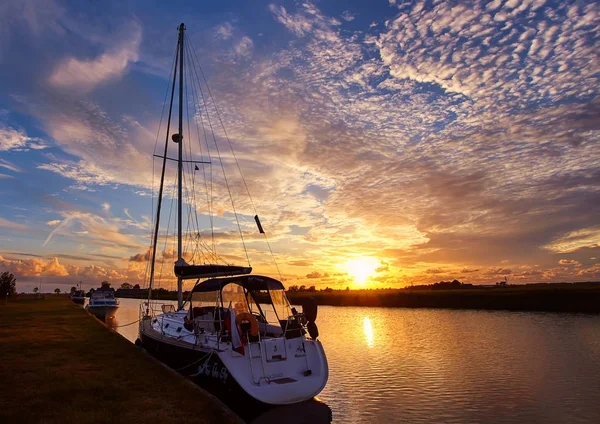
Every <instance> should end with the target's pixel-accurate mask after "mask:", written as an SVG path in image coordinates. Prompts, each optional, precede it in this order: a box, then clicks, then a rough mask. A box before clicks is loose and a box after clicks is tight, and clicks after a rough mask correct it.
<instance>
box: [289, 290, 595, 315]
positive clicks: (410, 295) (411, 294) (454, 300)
mask: <svg viewBox="0 0 600 424" xmlns="http://www.w3.org/2000/svg"><path fill="white" fill-rule="evenodd" d="M288 296H289V298H290V302H292V303H293V304H302V302H303V300H304V299H305V298H307V297H314V298H315V299H316V301H317V304H319V305H333V306H388V307H405V308H451V309H490V310H513V311H546V312H582V313H600V285H599V284H548V285H522V286H517V285H515V286H507V287H498V288H473V289H460V290H427V289H415V290H410V289H389V290H349V291H345V290H334V291H330V292H325V291H316V292H306V291H303V292H288Z"/></svg>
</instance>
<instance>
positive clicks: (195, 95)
mask: <svg viewBox="0 0 600 424" xmlns="http://www.w3.org/2000/svg"><path fill="white" fill-rule="evenodd" d="M185 47H186V48H187V49H188V56H189V57H192V55H191V53H190V52H189V46H187V44H186V45H185ZM188 72H189V73H190V74H191V70H189V67H188ZM190 80H191V82H192V96H193V99H194V100H197V99H198V98H199V96H198V92H197V91H196V84H198V83H199V82H198V81H197V80H195V79H194V78H193V76H192V77H191V78H190ZM194 106H195V108H196V113H195V114H194V116H196V114H197V115H198V118H199V119H200V125H202V133H203V134H204V141H205V143H206V154H207V156H208V165H209V167H210V171H209V176H210V194H209V190H208V182H207V178H206V168H205V167H204V166H203V167H202V175H203V177H204V190H205V193H206V205H207V208H208V217H209V220H210V232H211V241H212V250H211V252H212V253H213V254H215V255H216V246H215V227H214V221H213V209H212V207H213V178H212V156H211V154H210V147H209V145H208V135H207V134H206V126H205V125H204V118H203V113H202V110H201V109H200V106H199V105H198V104H197V103H196V101H194ZM205 110H206V112H207V113H208V109H207V108H206V107H205ZM194 122H195V124H196V134H197V137H198V147H199V149H200V157H201V159H202V161H204V154H203V151H202V142H201V137H200V127H199V126H198V120H197V119H194Z"/></svg>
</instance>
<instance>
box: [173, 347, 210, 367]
mask: <svg viewBox="0 0 600 424" xmlns="http://www.w3.org/2000/svg"><path fill="white" fill-rule="evenodd" d="M213 353H215V351H214V350H211V351H210V352H208V353H207V354H206V355H204V356H203V357H202V358H200V359H198V360H196V361H194V362H192V363H191V364H187V365H185V366H183V367H181V368H176V369H175V371H181V370H184V369H186V368H188V367H191V366H192V365H195V364H197V363H198V362H200V361H203V360H204V358H206V357H207V356H208V359H207V361H209V360H210V357H211V356H212V354H213Z"/></svg>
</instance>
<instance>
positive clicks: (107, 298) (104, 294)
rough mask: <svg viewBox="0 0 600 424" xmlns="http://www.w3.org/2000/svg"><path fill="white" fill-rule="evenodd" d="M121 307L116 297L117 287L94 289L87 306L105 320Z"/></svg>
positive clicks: (91, 311) (93, 313)
mask: <svg viewBox="0 0 600 424" xmlns="http://www.w3.org/2000/svg"><path fill="white" fill-rule="evenodd" d="M118 308H119V301H118V300H117V299H115V289H112V288H110V289H97V290H94V289H92V292H91V295H90V301H89V303H88V304H87V306H86V307H85V309H87V310H88V312H89V313H91V314H92V315H95V316H96V317H98V318H100V319H102V320H104V319H106V318H110V317H113V316H114V315H115V313H116V312H117V309H118Z"/></svg>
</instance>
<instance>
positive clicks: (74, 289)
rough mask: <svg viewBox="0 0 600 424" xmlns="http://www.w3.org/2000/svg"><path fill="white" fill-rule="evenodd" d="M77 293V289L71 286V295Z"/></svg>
mask: <svg viewBox="0 0 600 424" xmlns="http://www.w3.org/2000/svg"><path fill="white" fill-rule="evenodd" d="M76 291H77V287H75V286H71V294H73V293H75V292H76Z"/></svg>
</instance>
